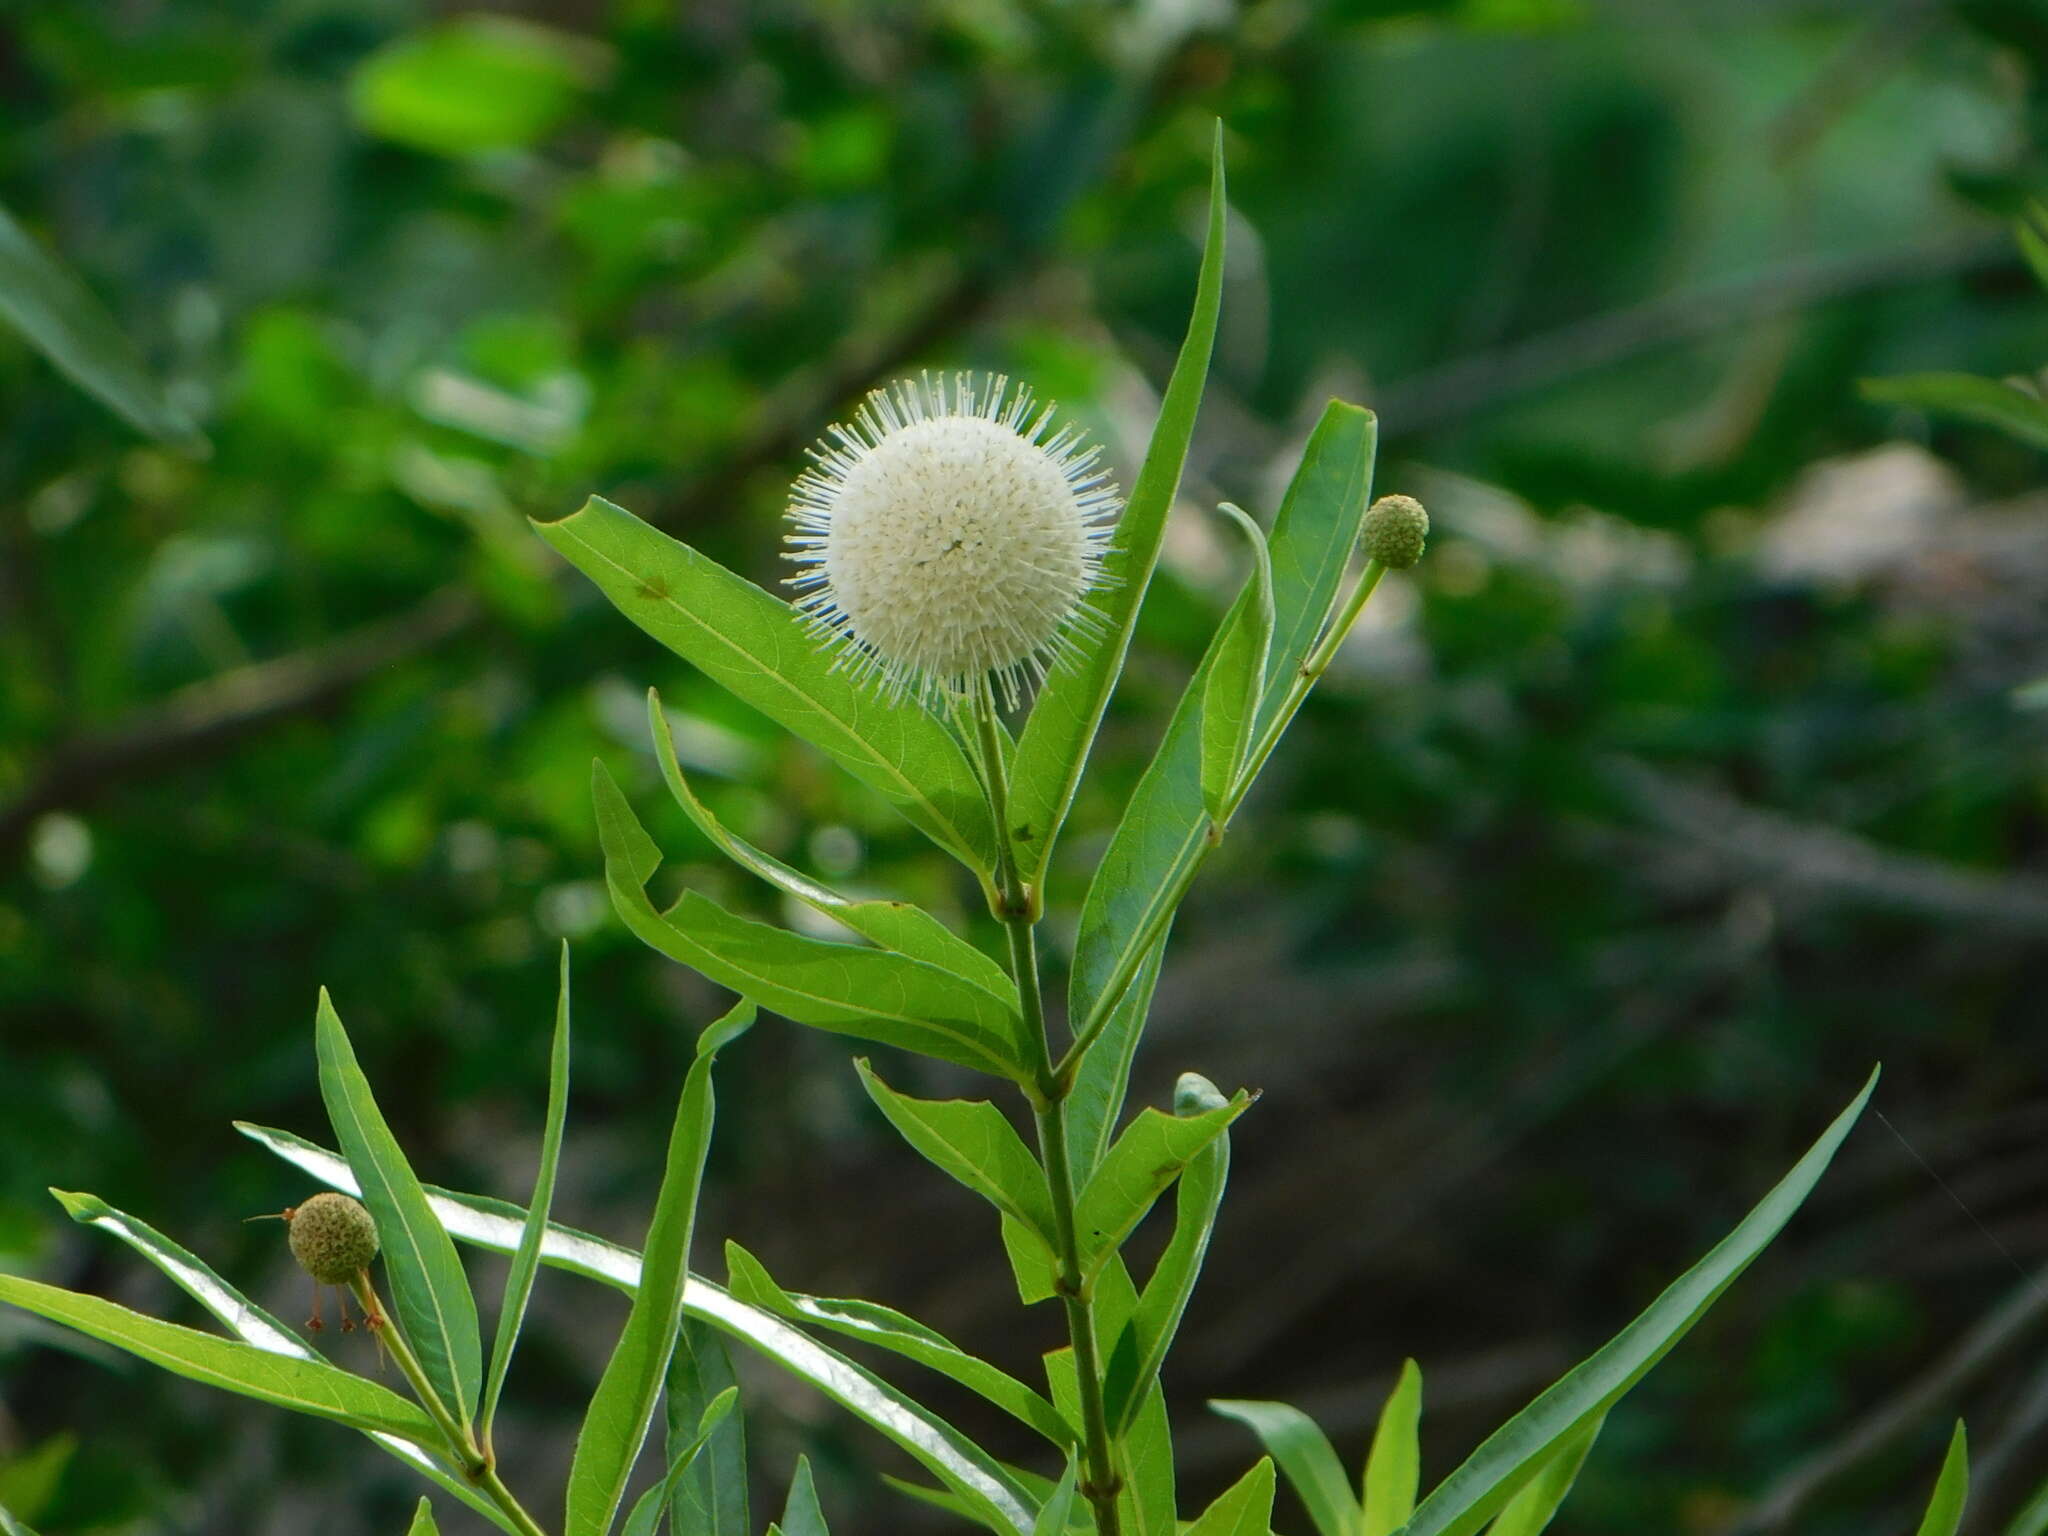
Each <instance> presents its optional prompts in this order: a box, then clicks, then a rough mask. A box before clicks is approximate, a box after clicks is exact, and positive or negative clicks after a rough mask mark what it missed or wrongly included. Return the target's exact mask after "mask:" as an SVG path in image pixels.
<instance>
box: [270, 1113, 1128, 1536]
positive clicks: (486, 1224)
mask: <svg viewBox="0 0 2048 1536" xmlns="http://www.w3.org/2000/svg"><path fill="white" fill-rule="evenodd" d="M235 1128H236V1129H237V1130H239V1131H240V1132H241V1133H242V1134H243V1135H245V1136H247V1137H249V1138H250V1139H251V1140H252V1141H254V1142H256V1143H257V1144H258V1145H260V1146H262V1147H265V1148H267V1149H268V1150H269V1151H271V1152H273V1153H275V1154H276V1155H277V1156H279V1157H281V1158H283V1159H284V1160H285V1161H286V1162H288V1163H290V1164H292V1165H293V1166H294V1167H297V1168H301V1169H304V1170H305V1171H306V1172H307V1173H309V1174H311V1175H312V1176H313V1177H314V1178H316V1179H318V1180H320V1181H321V1182H322V1183H325V1184H328V1185H331V1186H332V1187H334V1188H335V1189H339V1190H342V1191H344V1192H346V1193H349V1194H355V1193H357V1192H358V1191H357V1186H356V1181H355V1176H354V1175H353V1174H352V1173H350V1171H349V1167H348V1164H347V1163H346V1162H345V1161H343V1160H342V1158H341V1157H339V1156H338V1155H337V1154H335V1153H333V1152H331V1151H329V1150H328V1149H326V1148H325V1147H321V1146H318V1145H316V1144H314V1143H313V1142H310V1141H307V1140H305V1139H304V1138H303V1137H299V1136H294V1135H292V1134H291V1133H290V1132H288V1131H278V1130H273V1129H271V1128H269V1127H267V1126H259V1125H250V1124H248V1123H246V1122H243V1121H237V1122H236V1126H235ZM427 1198H428V1200H429V1202H430V1203H431V1204H432V1205H433V1208H434V1212H435V1214H436V1215H437V1216H439V1217H440V1218H441V1220H442V1222H443V1224H444V1225H445V1226H446V1227H447V1228H448V1231H449V1232H450V1233H451V1234H452V1235H453V1236H454V1237H456V1238H458V1239H459V1240H461V1241H463V1242H466V1243H474V1244H476V1245H477V1246H478V1247H481V1248H487V1249H489V1250H491V1251H492V1252H494V1253H511V1252H513V1251H514V1250H515V1249H516V1248H517V1247H518V1246H519V1236H520V1233H521V1231H522V1230H523V1229H524V1226H525V1219H526V1212H525V1211H523V1210H521V1209H520V1208H519V1207H518V1206H516V1205H513V1204H510V1203H509V1202H507V1201H503V1200H491V1199H486V1198H485V1197H483V1196H481V1195H469V1194H458V1193H454V1192H452V1191H448V1190H431V1191H429V1193H428V1197H427ZM541 1261H542V1262H543V1263H545V1264H552V1265H555V1266H556V1267H558V1268H561V1269H566V1270H568V1271H569V1272H571V1273H572V1274H578V1275H582V1276H584V1277H585V1278H587V1279H591V1280H596V1281H599V1282H601V1283H603V1284H605V1285H610V1286H613V1287H616V1288H617V1289H619V1290H621V1291H624V1292H625V1293H626V1294H627V1295H629V1296H630V1295H632V1294H633V1293H634V1291H635V1290H636V1289H637V1288H638V1286H639V1283H640V1256H639V1255H638V1254H637V1253H635V1252H634V1251H633V1250H632V1249H630V1248H626V1247H622V1246H620V1245H619V1244H617V1243H612V1242H607V1241H606V1240H605V1239H603V1238H601V1237H594V1236H592V1235H591V1234H589V1233H587V1232H578V1231H576V1230H575V1229H573V1228H570V1227H564V1226H562V1225H561V1224H559V1223H556V1222H550V1223H549V1224H548V1235H547V1237H546V1239H545V1240H544V1241H543V1242H542V1244H541ZM1114 1268H1115V1265H1113V1264H1112V1265H1111V1269H1114ZM683 1308H684V1310H685V1311H686V1312H687V1313H689V1315H690V1316H692V1317H695V1318H700V1319H702V1320H703V1321H705V1322H707V1323H709V1324H710V1325H711V1326H712V1327H714V1328H716V1329H718V1330H719V1331H720V1332H721V1333H724V1334H725V1335H726V1336H727V1337H729V1338H732V1339H736V1340H738V1341H739V1342H740V1343H742V1344H744V1345H746V1346H747V1347H748V1348H749V1349H752V1350H754V1351H756V1352H757V1353H759V1354H760V1355H761V1356H762V1358H763V1359H765V1360H768V1361H770V1362H772V1363H773V1364H774V1365H776V1366H777V1367H779V1368H780V1369H781V1370H783V1371H785V1372H787V1373H788V1374H789V1375H791V1376H792V1377H794V1378H796V1379H797V1380H799V1381H802V1382H804V1383H806V1384H808V1385H809V1386H811V1387H812V1388H813V1389H815V1390H816V1391H818V1392H820V1393H822V1394H823V1395H824V1396H825V1397H827V1398H829V1399H830V1400H831V1401H833V1402H835V1403H837V1404H838V1405H839V1406H840V1407H841V1408H844V1409H845V1410H846V1411H847V1412H848V1413H850V1414H852V1415H853V1416H854V1417H855V1418H857V1419H859V1420H860V1421H861V1422H862V1423H864V1424H866V1425H867V1426H868V1427H869V1428H871V1429H873V1430H875V1431H876V1432H877V1433H879V1434H881V1435H882V1436H884V1437H885V1438H886V1439H888V1440H890V1441H891V1442H892V1443H894V1444H895V1445H897V1446H899V1447H900V1448H901V1449H902V1450H904V1451H905V1452H907V1453H908V1454H909V1455H910V1456H911V1457H912V1458H914V1459H915V1460H916V1461H918V1462H919V1463H920V1464H921V1465H923V1466H924V1468H925V1469H926V1470H927V1471H929V1472H930V1473H931V1474H932V1475H933V1476H934V1477H936V1478H938V1480H939V1481H940V1482H942V1483H944V1484H945V1485H946V1487H947V1488H948V1489H950V1490H951V1492H952V1495H953V1496H954V1497H956V1498H958V1499H960V1500H961V1501H962V1504H963V1506H965V1507H968V1508H971V1509H972V1510H973V1511H974V1514H973V1516H972V1518H974V1519H975V1520H977V1521H979V1522H980V1523H982V1524H985V1525H987V1526H988V1527H989V1528H990V1529H992V1530H995V1531H998V1532H1001V1533H1003V1536H1012V1533H1014V1536H1029V1533H1030V1530H1031V1520H1032V1515H1033V1512H1034V1511H1035V1510H1036V1509H1037V1507H1038V1501H1037V1500H1036V1499H1034V1498H1033V1496H1032V1495H1031V1493H1030V1491H1029V1489H1028V1487H1027V1486H1026V1482H1025V1480H1024V1479H1022V1478H1020V1477H1019V1476H1018V1475H1016V1474H1015V1473H1013V1472H1012V1471H1011V1470H1010V1469H1009V1468H1007V1467H1005V1466H1003V1465H1002V1464H1001V1463H1000V1462H998V1461H997V1460H996V1459H995V1458H994V1457H992V1456H990V1455H989V1454H988V1453H987V1452H986V1451H984V1450H982V1449H981V1447H979V1446H978V1445H976V1444H975V1443H974V1442H973V1441H972V1440H970V1439H968V1438H967V1437H966V1436H965V1435H963V1434H961V1433H960V1431H958V1430H957V1429H954V1428H953V1427H952V1426H951V1425H949V1424H947V1423H946V1422H945V1421H944V1420H943V1419H941V1418H939V1417H938V1416H937V1415H936V1414H934V1413H933V1412H931V1410H930V1409H928V1408H926V1407H924V1406H923V1405H922V1404H920V1403H918V1402H916V1401H915V1400H914V1399H912V1398H911V1397H909V1396H908V1395H906V1394H905V1393H903V1392H901V1391H899V1390H898V1389H897V1388H895V1387H893V1386H891V1385H889V1384H888V1383H887V1382H885V1381H883V1380H882V1379H881V1378H880V1377H878V1376H876V1375H875V1374H874V1373H873V1372H872V1371H869V1370H867V1369H865V1368H864V1367H862V1366H860V1365H857V1364H855V1363H854V1362H853V1361H852V1360H849V1359H848V1358H847V1357H846V1356H844V1355H842V1354H840V1353H839V1352H838V1351H836V1350H833V1349H831V1348H828V1347H827V1346H826V1345H824V1344H821V1343H819V1342H818V1341H817V1340H816V1339H814V1338H812V1337H811V1336H810V1335H808V1334H806V1333H804V1332H803V1331H802V1330H801V1329H798V1328H796V1327H794V1326H792V1325H791V1324H789V1323H786V1322H784V1321H783V1320H782V1319H781V1318H778V1317H775V1316H773V1315H771V1314H769V1313H767V1312H764V1311H762V1310H761V1309H760V1308H758V1307H750V1306H748V1305H746V1304H745V1303H744V1302H742V1301H739V1300H737V1299H736V1298H735V1297H733V1296H732V1295H730V1294H728V1293H727V1292H726V1291H725V1290H724V1289H723V1288H721V1287H719V1286H716V1285H713V1284H712V1283H711V1282H710V1281H708V1280H705V1279H703V1278H702V1277H701V1276H698V1275H692V1276H691V1277H690V1281H689V1284H688V1286H686V1287H685V1289H684V1291H683Z"/></svg>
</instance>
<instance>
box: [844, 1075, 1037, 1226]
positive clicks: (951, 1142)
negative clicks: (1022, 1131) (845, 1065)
mask: <svg viewBox="0 0 2048 1536" xmlns="http://www.w3.org/2000/svg"><path fill="white" fill-rule="evenodd" d="M854 1065H855V1067H857V1068H858V1069H859V1071H860V1080H861V1084H862V1086H863V1087H865V1088H866V1089H867V1091H868V1097H869V1098H871V1099H873V1100H874V1101H875V1107H876V1108H877V1109H879V1110H880V1111H881V1112H882V1114H883V1116H884V1117H885V1118H886V1119H887V1120H888V1122H889V1123H890V1124H891V1125H893V1126H895V1127H896V1130H897V1133H898V1134H899V1135H901V1136H902V1137H903V1139H904V1140H905V1141H907V1142H909V1143H910V1144H911V1146H913V1147H915V1148H916V1149H917V1150H918V1151H919V1152H922V1153H923V1154H924V1155H925V1157H926V1158H927V1159H928V1160H929V1161H930V1162H931V1163H933V1164H934V1165H935V1166H937V1167H938V1168H940V1169H942V1170H943V1171H944V1172H946V1173H949V1174H951V1175H952V1176H953V1177H954V1178H956V1179H958V1180H959V1181H960V1182H961V1183H962V1184H965V1185H966V1186H967V1187H968V1188H969V1189H971V1190H973V1191H974V1192H975V1193H976V1194H977V1195H980V1196H981V1197H982V1198H983V1199H984V1200H986V1201H988V1202H989V1204H991V1205H993V1206H994V1207H995V1208H996V1209H997V1210H999V1211H1001V1212H1002V1213H1003V1214H1004V1215H1005V1216H1007V1217H1009V1218H1010V1220H1012V1221H1014V1222H1016V1223H1017V1224H1018V1225H1019V1226H1021V1227H1022V1228H1023V1229H1024V1231H1026V1232H1028V1233H1029V1234H1030V1235H1031V1236H1032V1237H1034V1238H1036V1239H1037V1240H1038V1241H1039V1242H1040V1243H1041V1244H1043V1245H1044V1247H1045V1251H1046V1252H1047V1253H1048V1254H1051V1253H1053V1252H1054V1251H1055V1248H1054V1239H1053V1216H1052V1192H1051V1190H1049V1189H1048V1188H1047V1187H1046V1183H1045V1171H1044V1170H1043V1169H1042V1168H1040V1167H1039V1166H1038V1159H1037V1158H1035V1157H1033V1156H1032V1155H1031V1149H1030V1148H1029V1147H1027V1146H1025V1145H1024V1138H1023V1137H1021V1136H1019V1135H1018V1134H1017V1128H1016V1127H1015V1126H1013V1125H1011V1124H1010V1122H1009V1120H1008V1119H1007V1118H1005V1116H1004V1114H1003V1112H1002V1111H1001V1110H999V1109H997V1108H996V1107H995V1105H993V1104H991V1103H989V1102H988V1101H987V1100H986V1099H913V1098H910V1097H908V1096H907V1095H904V1094H900V1093H898V1092H897V1091H896V1090H895V1089H893V1088H891V1087H890V1086H889V1085H888V1084H887V1083H885V1082H883V1081H882V1080H881V1079H880V1078H879V1077H877V1076H875V1072H874V1068H873V1067H871V1066H870V1065H869V1064H868V1063H867V1062H866V1061H865V1060H861V1061H857V1062H855V1063H854Z"/></svg>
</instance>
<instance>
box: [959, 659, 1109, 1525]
mask: <svg viewBox="0 0 2048 1536" xmlns="http://www.w3.org/2000/svg"><path fill="white" fill-rule="evenodd" d="M974 724H975V730H976V733H977V735H978V737H979V744H980V749H981V759H982V763H983V772H984V784H985V786H986V788H987V790H988V803H989V811H990V813H991V815H992V816H993V817H994V819H995V824H996V837H997V844H998V849H997V858H996V866H997V867H996V879H997V888H998V895H999V898H1000V899H999V901H998V904H997V910H996V916H997V917H998V918H1000V919H1001V920H1002V924H1003V932H1004V933H1005V934H1006V935H1007V937H1008V939H1009V945H1010V975H1011V977H1012V979H1014V980H1015V981H1016V983H1017V999H1018V1003H1019V1005H1020V1007H1021V1008H1022V1009H1023V1013H1024V1022H1025V1025H1026V1027H1027V1033H1028V1034H1029V1035H1030V1036H1031V1038H1032V1039H1034V1040H1036V1041H1037V1042H1038V1049H1039V1072H1038V1083H1037V1085H1036V1088H1037V1091H1036V1092H1035V1093H1034V1094H1033V1096H1032V1110H1033V1112H1034V1114H1035V1116H1036V1118H1037V1122H1038V1153H1039V1157H1040V1159H1041V1160H1042V1161H1043V1162H1044V1164H1045V1180H1046V1184H1047V1187H1048V1188H1049V1189H1050V1190H1051V1191H1052V1215H1053V1236H1054V1241H1055V1243H1056V1245H1057V1247H1058V1249H1059V1252H1058V1254H1057V1256H1056V1257H1057V1261H1058V1265H1059V1273H1058V1275H1057V1277H1056V1278H1055V1281H1054V1286H1055V1289H1056V1290H1057V1291H1058V1292H1059V1296H1060V1300H1061V1302H1062V1303H1063V1304H1064V1305H1065V1308H1066V1313H1067V1336H1068V1338H1069V1340H1070V1341H1071V1342H1072V1344H1073V1347H1074V1375H1075V1379H1076V1381H1077V1383H1078V1385H1079V1389H1080V1396H1081V1433H1082V1471H1083V1476H1082V1479H1081V1488H1082V1492H1083V1493H1085V1494H1086V1495H1087V1498H1088V1502H1089V1503H1090V1504H1091V1505H1093V1506H1094V1508H1095V1529H1096V1532H1097V1536H1120V1530H1121V1526H1120V1521H1119V1516H1118V1512H1117V1494H1118V1493H1119V1492H1120V1491H1121V1490H1122V1487H1123V1479H1122V1476H1121V1475H1120V1474H1119V1473H1118V1471H1117V1463H1116V1449H1115V1446H1114V1445H1113V1443H1112V1442H1111V1439H1110V1433H1109V1414H1108V1412H1107V1410H1106V1408H1105V1407H1104V1404H1103V1395H1102V1385H1103V1384H1102V1353H1101V1348H1100V1346H1099V1345H1098V1343H1097V1341H1096V1337H1095V1304H1094V1297H1093V1295H1092V1288H1091V1287H1090V1285H1089V1284H1088V1281H1087V1277H1086V1276H1085V1275H1084V1274H1083V1273H1082V1270H1081V1244H1080V1237H1079V1234H1078V1231H1077V1228H1076V1225H1075V1220H1074V1209H1075V1205H1076V1200H1075V1195H1074V1168H1073V1163H1072V1161H1071V1159H1070V1158H1069V1156H1068V1153H1067V1108H1066V1094H1067V1091H1068V1089H1070V1088H1071V1087H1072V1086H1073V1082H1072V1079H1071V1078H1069V1079H1065V1080H1062V1079H1060V1078H1059V1077H1058V1076H1057V1075H1056V1074H1055V1073H1054V1071H1053V1067H1052V1044H1051V1041H1050V1040H1049V1039H1048V1038H1047V1035H1046V1028H1045V996H1044V993H1043V992H1042V991H1041V989H1040V986H1039V977H1038V938H1037V932H1036V921H1037V911H1036V908H1037V906H1038V903H1037V902H1036V901H1034V900H1033V899H1032V893H1031V892H1030V891H1028V890H1026V889H1025V887H1024V883H1023V881H1022V880H1021V879H1020V878H1019V877H1018V873H1017V861H1016V859H1015V858H1014V857H1013V856H1012V855H1011V852H1010V816H1009V800H1010V787H1009V783H1008V775H1007V774H1006V773H1005V771H1004V768H1003V753H1002V742H1001V740H1000V738H999V737H998V735H997V732H996V703H995V694H994V692H993V690H991V689H990V687H989V686H988V681H987V679H986V678H984V679H983V680H982V685H981V689H980V692H979V694H978V696H977V697H976V700H975V708H974Z"/></svg>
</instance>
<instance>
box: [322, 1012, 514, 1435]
mask: <svg viewBox="0 0 2048 1536" xmlns="http://www.w3.org/2000/svg"><path fill="white" fill-rule="evenodd" d="M314 1040H315V1045H316V1049H317V1053H318V1056H319V1060H320V1097H321V1099H322V1100H323V1101H325V1103H326V1105H327V1118H328V1119H329V1120H331V1121H332V1122H333V1123H334V1134H335V1135H336V1137H338V1138H339V1139H340V1142H341V1149H342V1151H343V1152H344V1153H346V1154H347V1156H348V1161H349V1166H350V1167H351V1168H353V1169H354V1170H355V1172H356V1177H357V1178H358V1179H359V1180H360V1181H361V1182H362V1186H363V1204H365V1205H367V1206H368V1207H369V1208H370V1215H371V1216H372V1217H374V1218H375V1219H376V1222H377V1240H378V1243H379V1244H380V1253H381V1255H382V1257H383V1260H384V1272H385V1274H386V1275H388V1276H389V1277H390V1281H391V1305H392V1307H393V1309H394V1310H395V1311H396V1312H397V1313H398V1321H399V1324H400V1326H401V1327H403V1328H404V1330H405V1337H406V1341H407V1342H408V1343H409V1344H411V1345H412V1347H413V1352H414V1353H415V1354H417V1355H418V1356H419V1359H420V1368H421V1369H422V1370H424V1371H425V1372H426V1374H427V1380H428V1381H429V1382H430V1383H431V1384H432V1386H433V1388H434V1391H435V1393H436V1394H437V1395H438V1396H439V1397H440V1398H441V1401H442V1403H443V1404H444V1405H445V1406H446V1407H447V1409H448V1410H449V1412H450V1413H452V1414H454V1415H455V1416H456V1417H457V1418H458V1419H459V1420H460V1421H461V1422H462V1424H463V1426H464V1427H465V1428H467V1427H468V1426H469V1424H470V1423H471V1422H472V1421H473V1420H474V1418H475V1416H476V1406H477V1392H478V1389H479V1387H480V1386H481V1385H482V1381H483V1358H482V1357H483V1343H482V1336H481V1334H480V1332H479V1331H478V1328H477V1320H476V1300H475V1298H474V1297H473V1296H471V1295H470V1291H469V1279H468V1277H467V1276H466V1275H464V1274H463V1272H462V1260H461V1259H460V1258H459V1257H458V1256H457V1255H456V1252H455V1244H454V1243H453V1242H452V1241H451V1240H450V1239H449V1236H448V1234H447V1233H446V1232H445V1231H443V1230H442V1228H441V1223H440V1222H439V1221H438V1220H437V1219H436V1218H435V1216H434V1213H433V1211H432V1209H431V1208H430V1207H429V1206H428V1205H427V1197H426V1194H425V1193H424V1192H423V1191H422V1190H421V1189H420V1183H419V1180H418V1179H417V1178H416V1177H414V1175H413V1171H412V1164H411V1163H409V1162H407V1161H406V1157H405V1152H404V1151H403V1149H401V1148H400V1146H399V1145H398V1138H397V1137H395V1136H393V1135H392V1134H391V1128H390V1127H389V1126H388V1125H386V1124H385V1123H384V1116H383V1115H382V1114H381V1113H380V1112H379V1111H378V1109H377V1101H376V1100H375V1099H374V1098H373V1097H371V1094H370V1081H369V1079H368V1078H366V1077H365V1076H363V1069H362V1067H361V1066H360V1065H358V1063H357V1061H356V1053H355V1048H354V1047H353V1046H351V1045H350V1044H349V1040H348V1032H347V1031H346V1030H344V1029H343V1028H342V1027H341V1019H340V1017H339V1016H338V1015H337V1014H336V1013H335V1011H334V1004H333V1002H332V1001H331V1000H330V999H329V997H328V995H327V989H326V988H325V987H322V988H321V989H320V1007H319V1011H318V1015H317V1019H316V1023H315V1025H314Z"/></svg>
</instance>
